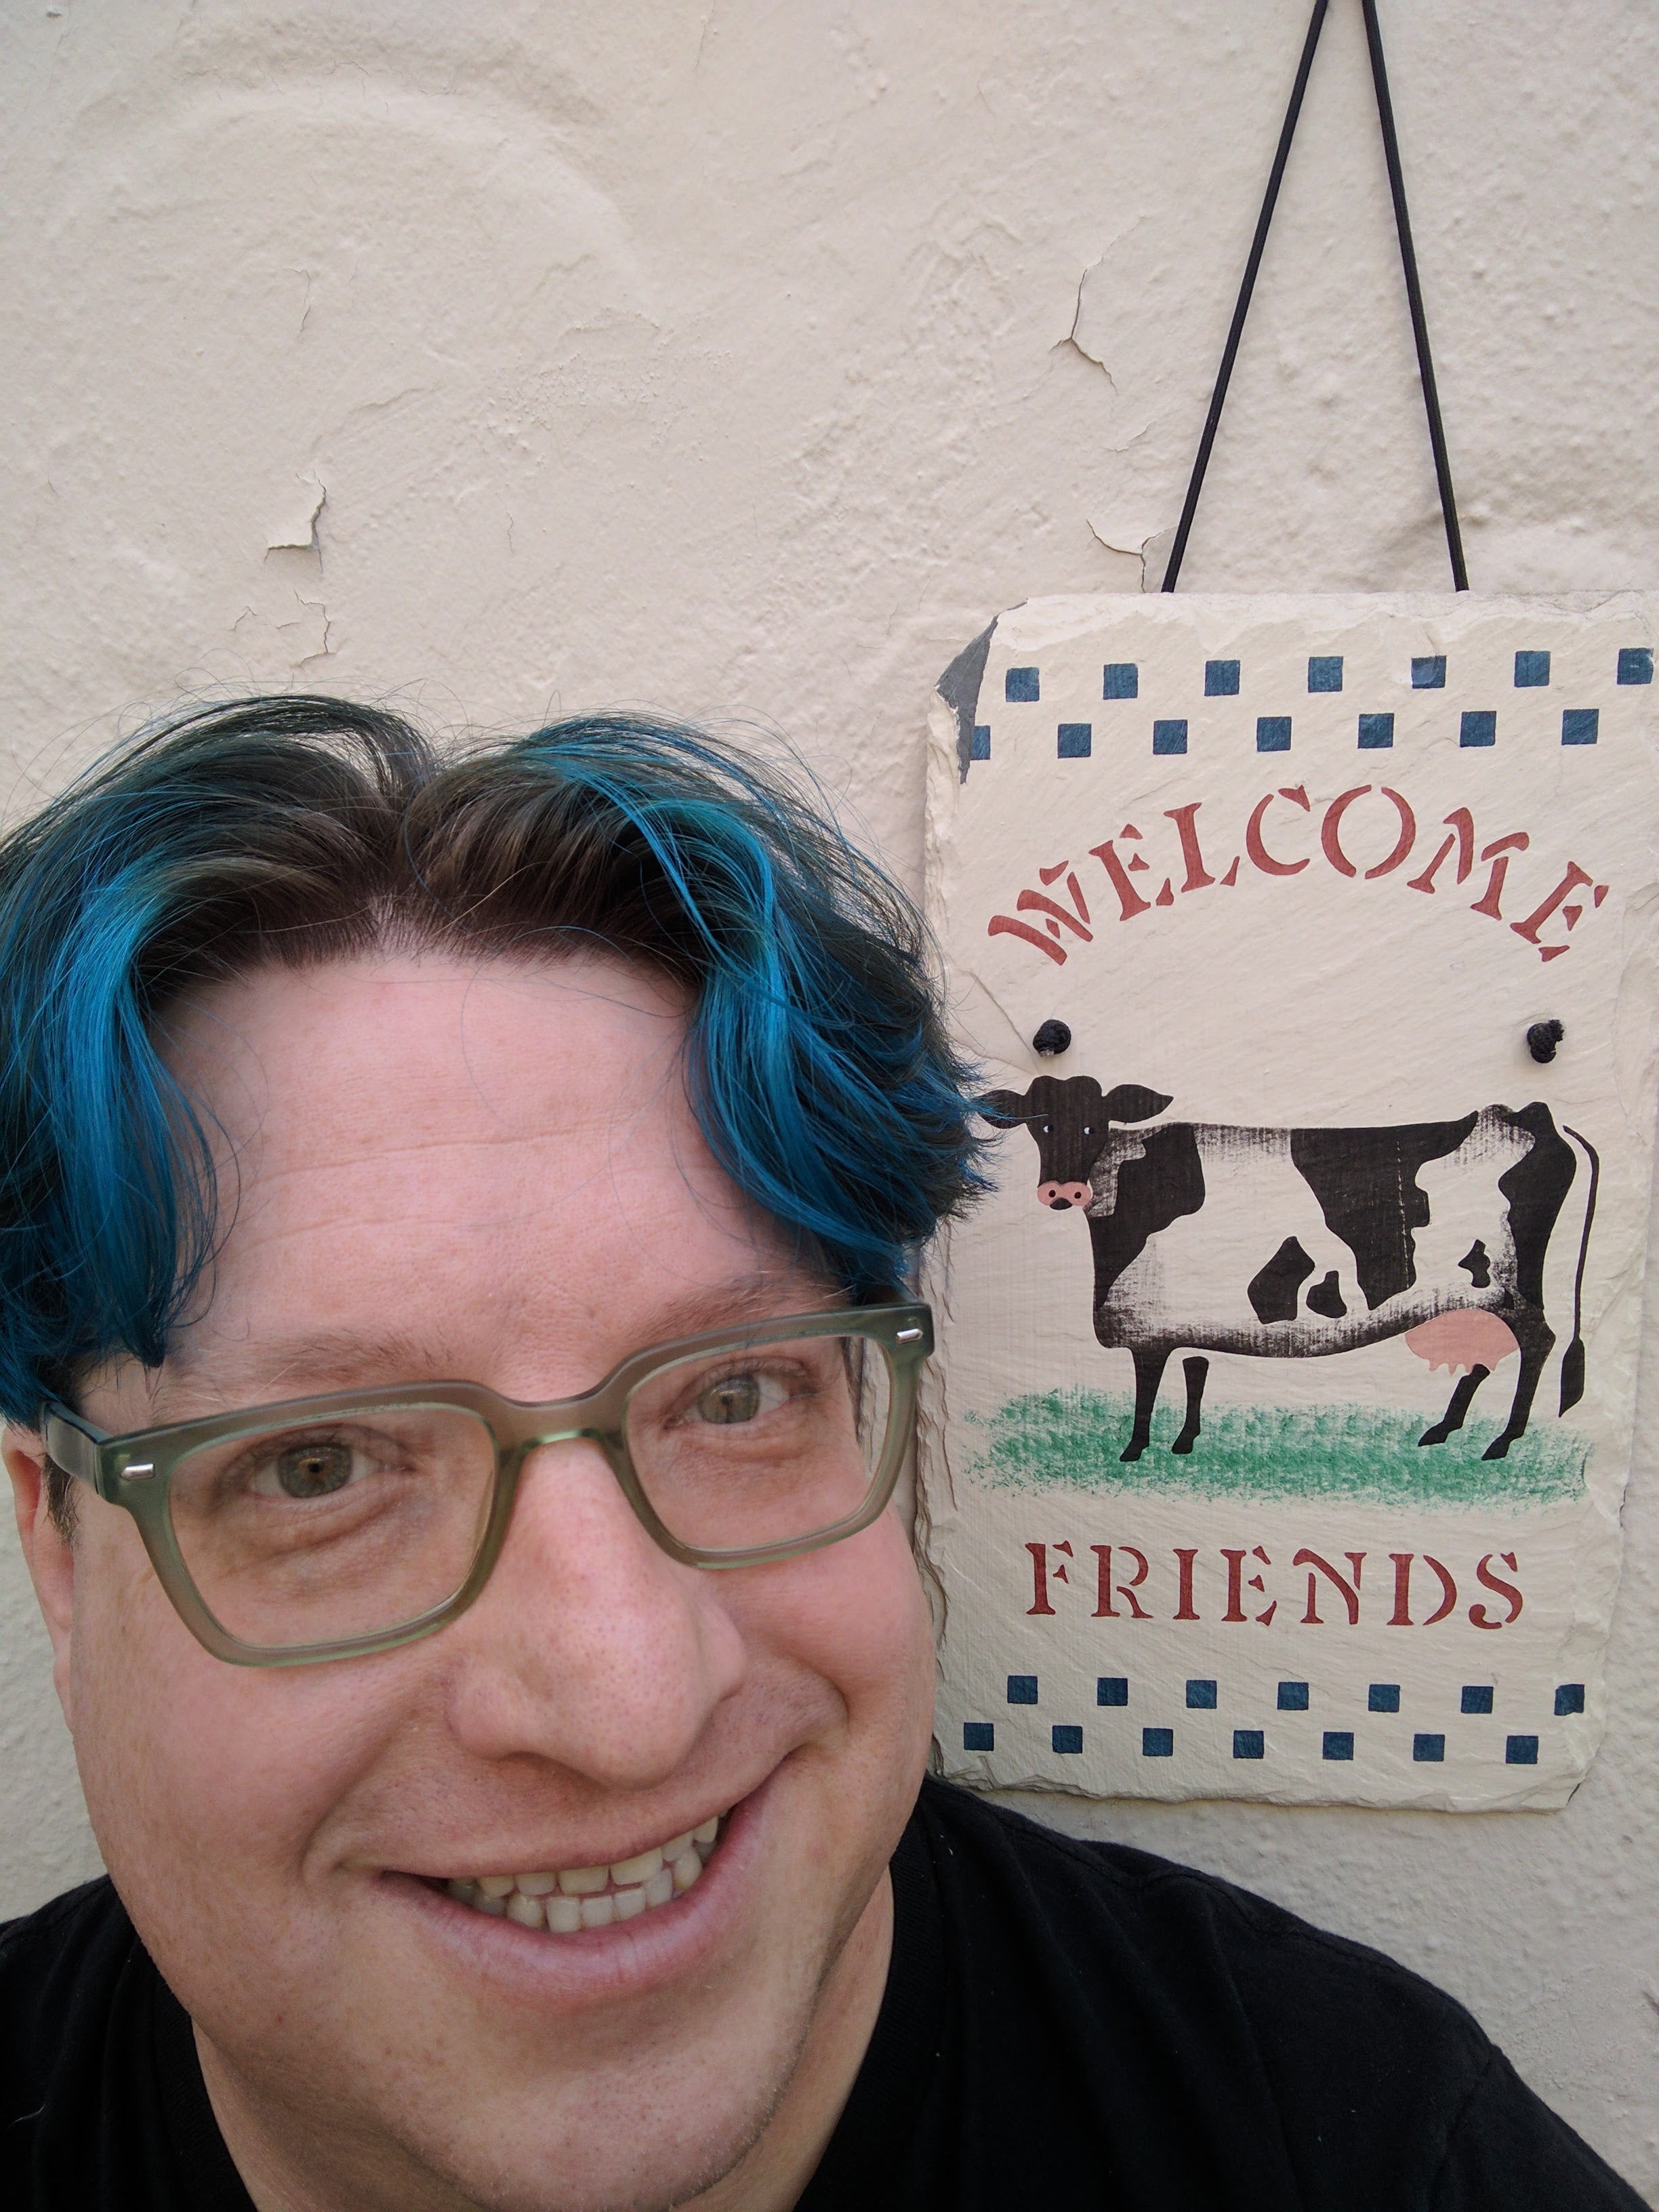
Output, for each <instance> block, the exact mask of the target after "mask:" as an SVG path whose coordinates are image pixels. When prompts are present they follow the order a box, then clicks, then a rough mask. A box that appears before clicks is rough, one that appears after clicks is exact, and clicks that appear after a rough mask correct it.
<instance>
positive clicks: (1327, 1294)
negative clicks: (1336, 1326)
mask: <svg viewBox="0 0 1659 2212" xmlns="http://www.w3.org/2000/svg"><path fill="white" fill-rule="evenodd" d="M1347 1310H1348V1309H1347V1306H1346V1304H1345V1303H1344V1300H1343V1297H1342V1292H1341V1291H1340V1288H1339V1287H1338V1285H1337V1279H1336V1270H1335V1268H1334V1267H1333V1268H1332V1269H1331V1272H1330V1273H1329V1274H1328V1275H1327V1276H1326V1277H1325V1279H1324V1280H1323V1281H1322V1282H1318V1283H1316V1284H1315V1285H1314V1286H1313V1288H1312V1290H1310V1291H1309V1293H1308V1311H1309V1312H1310V1313H1316V1314H1322V1315H1323V1316H1324V1317H1325V1319H1326V1320H1327V1321H1340V1320H1341V1319H1342V1317H1343V1316H1344V1315H1345V1314H1346V1312H1347Z"/></svg>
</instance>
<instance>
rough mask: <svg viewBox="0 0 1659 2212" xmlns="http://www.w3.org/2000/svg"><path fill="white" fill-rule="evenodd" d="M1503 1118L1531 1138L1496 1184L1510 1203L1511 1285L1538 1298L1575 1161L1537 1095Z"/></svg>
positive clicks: (1541, 1294) (1540, 1299) (1530, 1299)
mask: <svg viewBox="0 0 1659 2212" xmlns="http://www.w3.org/2000/svg"><path fill="white" fill-rule="evenodd" d="M1509 1119H1510V1121H1512V1122H1513V1123H1514V1124H1515V1126H1516V1128H1518V1129H1524V1130H1525V1131H1526V1132H1527V1133H1528V1136H1529V1137H1530V1138H1531V1139H1532V1149H1531V1151H1530V1152H1528V1154H1527V1155H1526V1157H1525V1158H1524V1159H1519V1160H1517V1161H1516V1164H1515V1165H1514V1166H1513V1167H1512V1168H1509V1169H1506V1170H1505V1171H1504V1174H1502V1175H1501V1176H1498V1188H1499V1190H1501V1191H1502V1192H1503V1194H1504V1197H1505V1198H1506V1199H1507V1200H1509V1205H1510V1236H1511V1237H1514V1239H1515V1286H1516V1290H1517V1291H1519V1292H1520V1294H1521V1296H1522V1297H1523V1298H1524V1299H1526V1301H1527V1302H1528V1304H1530V1305H1535V1306H1538V1307H1541V1306H1542V1305H1543V1303H1544V1255H1545V1254H1546V1253H1547V1251H1548V1249H1549V1243H1550V1231H1552V1230H1553V1228H1554V1226H1555V1221H1556V1216H1557V1215H1558V1214H1559V1212H1560V1211H1561V1202H1562V1200H1564V1199H1565V1197H1566V1194H1567V1193H1568V1192H1569V1191H1570V1190H1571V1188H1572V1179H1573V1177H1574V1176H1576V1175H1577V1172H1578V1163H1577V1159H1575V1158H1574V1157H1573V1150H1572V1146H1571V1145H1570V1144H1569V1143H1568V1142H1567V1140H1566V1139H1565V1137H1564V1136H1562V1135H1561V1134H1560V1133H1559V1131H1558V1130H1557V1128H1556V1126H1555V1124H1554V1122H1553V1121H1552V1120H1551V1119H1550V1109H1549V1108H1548V1107H1547V1106H1546V1105H1545V1104H1544V1103H1542V1101H1541V1100H1539V1099H1534V1101H1533V1103H1532V1104H1531V1105H1530V1106H1523V1107H1522V1108H1521V1109H1520V1111H1519V1112H1518V1113H1516V1114H1511V1115H1510V1116H1509Z"/></svg>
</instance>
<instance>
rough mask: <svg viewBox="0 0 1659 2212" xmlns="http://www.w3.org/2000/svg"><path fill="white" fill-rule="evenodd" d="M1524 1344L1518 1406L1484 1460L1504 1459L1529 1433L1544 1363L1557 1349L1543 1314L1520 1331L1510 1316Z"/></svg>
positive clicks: (1511, 1316) (1489, 1446)
mask: <svg viewBox="0 0 1659 2212" xmlns="http://www.w3.org/2000/svg"><path fill="white" fill-rule="evenodd" d="M1508 1319H1509V1322H1510V1328H1514V1329H1515V1333H1516V1337H1517V1338H1518V1339H1519V1340H1520V1344H1521V1374H1520V1377H1519V1379H1518V1380H1517V1382H1516V1386H1515V1402H1514V1404H1513V1405H1512V1406H1511V1407H1510V1417H1509V1419H1508V1420H1507V1421H1506V1422H1505V1423H1504V1430H1503V1433H1502V1435H1501V1436H1496V1437H1493V1438H1492V1442H1491V1443H1489V1444H1488V1445H1487V1446H1486V1450H1485V1451H1484V1452H1482V1453H1481V1455H1480V1456H1481V1457H1482V1459H1502V1458H1503V1457H1504V1455H1505V1454H1506V1453H1507V1452H1508V1450H1509V1448H1510V1445H1511V1444H1512V1443H1514V1442H1515V1440H1516V1437H1522V1436H1524V1435H1525V1434H1526V1432H1527V1416H1528V1414H1529V1413H1531V1411H1532V1401H1533V1393H1534V1391H1535V1390H1536V1389H1537V1388H1538V1378H1539V1376H1541V1375H1542V1373H1543V1371H1544V1362H1545V1361H1546V1360H1547V1358H1549V1356H1550V1353H1551V1352H1553V1350H1554V1348H1555V1331H1554V1330H1553V1328H1551V1327H1550V1325H1549V1323H1548V1322H1547V1321H1546V1320H1545V1319H1544V1316H1542V1314H1538V1315H1535V1316H1533V1317H1532V1319H1531V1322H1530V1325H1529V1326H1525V1327H1516V1316H1513V1315H1510V1316H1508Z"/></svg>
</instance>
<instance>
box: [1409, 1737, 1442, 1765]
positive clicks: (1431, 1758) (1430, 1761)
mask: <svg viewBox="0 0 1659 2212" xmlns="http://www.w3.org/2000/svg"><path fill="white" fill-rule="evenodd" d="M1445 1756H1446V1739H1445V1737H1444V1736H1443V1735H1414V1736H1413V1738H1412V1757H1413V1759H1415V1760H1416V1761H1417V1763H1418V1765H1419V1766H1439V1765H1442V1764H1443V1762H1444V1759H1445Z"/></svg>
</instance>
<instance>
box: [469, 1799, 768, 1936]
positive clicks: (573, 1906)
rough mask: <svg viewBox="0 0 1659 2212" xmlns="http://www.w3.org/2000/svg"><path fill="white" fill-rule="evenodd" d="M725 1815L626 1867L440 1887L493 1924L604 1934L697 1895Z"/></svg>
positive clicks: (478, 1878)
mask: <svg viewBox="0 0 1659 2212" xmlns="http://www.w3.org/2000/svg"><path fill="white" fill-rule="evenodd" d="M725 1820H726V1814H723V1813H722V1814H715V1815H714V1819H713V1820H705V1821H704V1822H703V1824H702V1826H701V1827H700V1828H692V1829H689V1830H688V1831H687V1832H686V1833H685V1834H684V1835H683V1836H671V1837H670V1838H669V1840H668V1841H667V1842H666V1843H665V1844H653V1846H652V1848H651V1849H650V1850H647V1851H639V1852H636V1853H635V1856H634V1857H632V1858H631V1859H617V1860H616V1861H615V1862H614V1863H612V1864H611V1865H610V1866H588V1867H561V1868H559V1869H556V1871H555V1872H551V1873H532V1874H483V1875H470V1876H457V1877H456V1878H455V1879H453V1880H452V1881H447V1882H446V1883H445V1884H444V1887H445V1888H446V1889H447V1891H448V1893H449V1894H450V1896H451V1897H453V1899H455V1900H456V1902H457V1903H458V1904H459V1905H471V1908H472V1910H473V1911H475V1912H487V1913H489V1915H490V1917H492V1918H493V1919H497V1920H499V1919H507V1920H516V1921H517V1922H518V1923H519V1925H520V1927H521V1928H539V1929H545V1930H547V1931H548V1932H549V1933H550V1934H551V1935H554V1936H574V1935H575V1934H577V1933H578V1931H579V1930H580V1929H584V1928H609V1927H611V1925H612V1924H613V1923H615V1922H617V1921H618V1920H632V1919H634V1918H635V1917H636V1916H637V1915H639V1914H640V1913H641V1912H653V1911H656V1910H657V1909H658V1908H659V1906H661V1905H670V1904H671V1903H672V1902H673V1900H674V1899H675V1898H677V1897H684V1894H685V1893H686V1892H687V1890H689V1889H690V1888H692V1887H695V1885H696V1881H697V1880H698V1878H699V1877H700V1875H702V1870H703V1868H704V1866H705V1865H706V1864H707V1863H708V1860H709V1859H710V1858H711V1857H712V1856H713V1855H714V1851H715V1850H717V1849H718V1848H719V1844H720V1831H721V1828H722V1826H724V1823H725Z"/></svg>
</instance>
